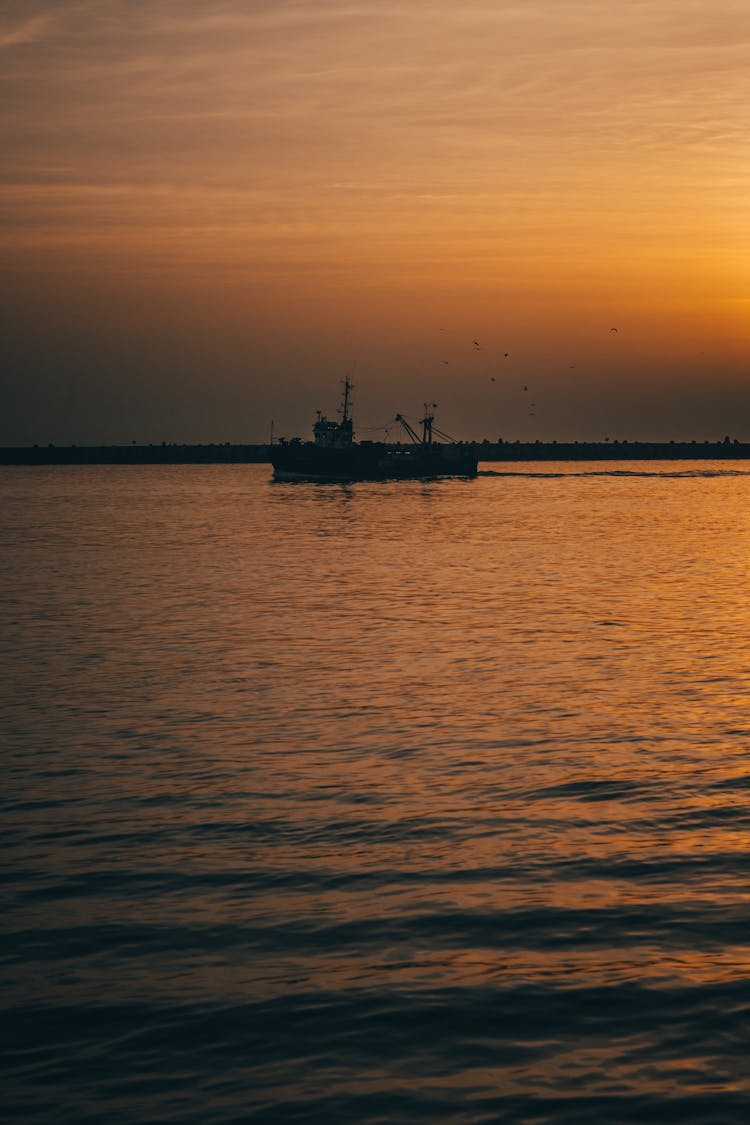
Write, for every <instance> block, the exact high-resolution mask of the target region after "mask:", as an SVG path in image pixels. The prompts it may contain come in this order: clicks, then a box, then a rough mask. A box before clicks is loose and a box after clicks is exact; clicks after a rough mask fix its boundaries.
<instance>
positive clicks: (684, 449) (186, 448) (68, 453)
mask: <svg viewBox="0 0 750 1125" xmlns="http://www.w3.org/2000/svg"><path fill="white" fill-rule="evenodd" d="M465 444H467V445H474V447H475V448H476V451H477V453H478V455H479V460H480V461H656V460H658V461H688V460H689V461H698V460H725V459H731V460H743V459H747V460H750V442H740V441H737V440H736V439H735V440H733V441H730V440H729V438H725V439H724V440H723V441H703V442H698V441H667V442H664V441H658V442H654V441H608V442H603V441H602V442H589V441H580V442H561V441H534V442H529V441H514V442H510V441H508V442H466V443H465ZM268 451H269V446H268V445H267V444H264V445H233V444H231V443H229V442H227V443H226V444H224V445H180V444H167V443H164V444H161V445H138V444H131V445H33V446H29V445H27V446H5V447H0V465H224V464H257V463H263V462H268V461H269V454H268Z"/></svg>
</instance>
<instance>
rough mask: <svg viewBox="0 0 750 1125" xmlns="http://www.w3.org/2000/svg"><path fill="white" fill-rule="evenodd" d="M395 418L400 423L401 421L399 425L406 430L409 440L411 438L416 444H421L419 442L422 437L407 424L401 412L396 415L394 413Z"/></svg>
mask: <svg viewBox="0 0 750 1125" xmlns="http://www.w3.org/2000/svg"><path fill="white" fill-rule="evenodd" d="M395 420H396V421H397V422H400V423H401V425H402V426H403V427H404V429H405V430H406V432H407V434H408V435H409V437H410V438H411V440H412V441H413V442H416V444H417V445H421V444H422V439H421V437H420V436H419V434H418V433H417V432H416V430H414V429H412V427H411V426H410V425H409V423H408V422H407V421H406V418H404V416H403V414H397V415H396V419H395Z"/></svg>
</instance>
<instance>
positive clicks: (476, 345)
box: [474, 340, 479, 351]
mask: <svg viewBox="0 0 750 1125" xmlns="http://www.w3.org/2000/svg"><path fill="white" fill-rule="evenodd" d="M474 350H475V351H479V340H475V341H474Z"/></svg>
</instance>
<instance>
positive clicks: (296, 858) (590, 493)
mask: <svg viewBox="0 0 750 1125" xmlns="http://www.w3.org/2000/svg"><path fill="white" fill-rule="evenodd" d="M483 468H484V470H485V471H484V473H483V474H482V475H480V477H479V478H478V479H477V480H473V481H460V480H457V481H433V482H398V483H392V484H382V483H380V484H377V483H374V484H368V483H362V484H354V485H351V486H341V485H329V486H324V485H315V484H296V485H290V484H272V483H271V482H270V480H269V472H270V471H269V469H268V467H267V466H211V467H200V468H198V467H189V466H179V467H177V466H175V467H148V466H146V467H130V466H122V467H97V468H50V469H39V468H38V469H20V468H19V469H14V468H6V469H4V470H2V475H0V523H1V524H2V537H1V538H0V578H1V580H2V587H1V588H2V592H3V593H2V598H3V610H2V630H1V631H0V651H1V653H2V669H3V674H2V679H1V681H0V703H1V704H2V732H3V749H2V758H3V778H4V782H3V790H4V798H3V801H4V813H3V819H2V838H3V843H4V849H3V851H4V857H5V858H4V865H3V879H4V881H3V919H2V920H3V925H2V931H3V935H4V936H3V944H2V966H3V988H4V1007H5V1013H6V1014H5V1017H4V1019H3V1022H2V1036H3V1039H4V1048H5V1051H4V1053H5V1059H6V1082H5V1087H4V1090H5V1094H4V1101H5V1109H6V1111H7V1112H8V1114H9V1116H10V1119H11V1120H23V1121H27V1120H28V1121H38V1122H45V1123H46V1122H51V1121H55V1122H94V1121H105V1122H108V1123H109V1122H112V1123H119V1122H142V1121H173V1122H195V1123H198V1122H201V1123H204V1122H240V1121H253V1122H269V1123H271V1122H273V1123H277V1122H278V1123H286V1122H316V1123H317V1122H333V1123H338V1122H356V1123H362V1125H379V1123H385V1122H404V1123H412V1122H429V1123H433V1122H435V1123H443V1122H445V1123H450V1125H453V1123H479V1122H481V1123H485V1122H506V1121H507V1122H524V1123H529V1125H531V1123H546V1122H570V1123H586V1122H597V1123H605V1125H606V1123H609V1122H626V1121H627V1122H630V1121H638V1122H712V1123H714V1122H718V1123H724V1122H746V1121H747V1120H748V1119H750V1063H749V1062H748V1057H749V1055H750V882H749V877H750V850H749V845H750V757H749V753H748V752H749V750H750V583H749V581H748V578H749V574H748V568H749V564H748V560H750V465H748V464H747V463H742V462H740V463H737V462H721V463H718V462H717V463H705V462H693V463H686V462H677V463H652V464H628V465H622V464H620V465H609V464H583V463H577V464H571V463H568V464H560V465H554V466H550V465H544V466H543V467H540V466H538V465H537V466H534V465H525V466H509V465H502V466H500V465H494V466H492V465H486V466H483Z"/></svg>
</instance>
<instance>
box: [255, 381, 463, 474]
mask: <svg viewBox="0 0 750 1125" xmlns="http://www.w3.org/2000/svg"><path fill="white" fill-rule="evenodd" d="M343 384H344V396H343V401H342V404H341V407H340V408H339V415H340V420H339V421H331V420H329V419H328V418H326V416H325V415H324V414H321V412H320V411H318V414H317V418H316V420H315V423H314V425H313V440H312V441H304V442H303V441H300V439H299V438H294V439H293V440H292V441H285V440H284V439H282V440H281V441H279V442H278V444H276V445H272V446H271V447H270V449H269V456H270V460H271V464H272V465H273V475H274V479H275V480H287V481H288V480H317V481H354V480H389V479H394V480H414V479H416V478H420V477H473V476H476V473H477V454H476V452H475V450H474V447H473V445H468V444H465V443H463V442H456V441H453V440H452V439H451V438H449V437H448V435H447V434H444V433H442V432H441V431H440V430H438V429H437V427H436V426H435V425H434V415H433V414H432V413H431V411H432V409H433V408H434V406H435V405H436V404H435V403H426V404H425V412H424V417H423V418H422V419H421V422H420V423H418V425H421V427H422V430H421V433H419V432H418V431H417V430H416V429H415V428H414V427H413V426H412V425H411V423H410V422H408V421H407V419H406V418H404V416H403V415H402V414H397V415H396V419H395V420H396V421H397V422H399V423H400V424H401V426H402V427H403V429H404V431H405V433H406V435H407V437H408V439H409V441H408V442H407V443H398V444H386V443H385V442H382V441H355V440H354V426H353V423H352V418H351V413H350V411H351V394H352V390H353V389H354V384H353V383H352V382H351V381H350V380H349V378H348V377H347V378H345V379H344V380H343ZM436 436H437V437H439V438H443V439H444V440H443V441H435V440H434V437H436Z"/></svg>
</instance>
